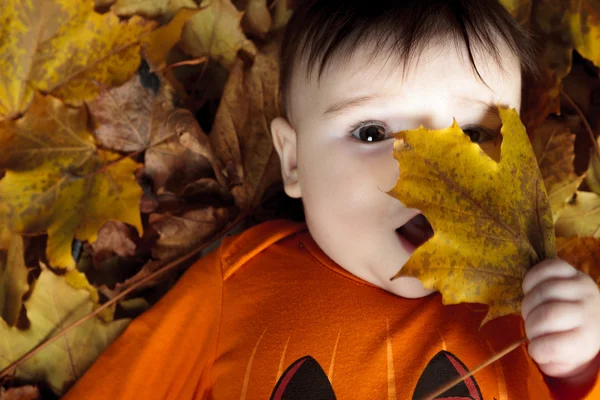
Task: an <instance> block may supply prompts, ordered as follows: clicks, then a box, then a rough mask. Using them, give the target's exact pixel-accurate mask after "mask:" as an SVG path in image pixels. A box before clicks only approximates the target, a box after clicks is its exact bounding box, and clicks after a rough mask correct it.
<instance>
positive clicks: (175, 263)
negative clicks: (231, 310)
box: [0, 209, 253, 379]
mask: <svg viewBox="0 0 600 400" xmlns="http://www.w3.org/2000/svg"><path fill="white" fill-rule="evenodd" d="M252 211H253V210H252V209H250V210H247V211H245V212H242V213H241V214H240V215H239V216H238V217H237V218H236V219H235V220H233V221H232V222H231V223H230V224H227V225H226V226H225V228H223V229H222V230H221V231H219V232H218V233H217V234H216V235H215V236H214V239H213V240H210V241H207V242H205V243H203V244H201V245H200V246H198V247H197V248H195V249H193V250H191V251H190V252H189V253H187V254H184V255H183V256H181V257H179V258H178V259H176V260H173V261H171V262H170V263H169V264H167V265H166V266H164V267H163V268H161V269H159V270H157V271H154V272H153V273H152V274H150V275H148V276H147V277H145V278H144V279H142V280H141V281H139V282H136V283H135V284H134V285H132V286H130V287H129V288H127V289H126V290H124V291H122V292H121V293H119V294H118V295H117V296H115V297H113V298H112V299H110V300H109V301H107V302H106V303H104V304H102V305H101V306H100V307H98V308H97V309H96V310H94V311H92V312H91V313H89V314H87V315H86V316H84V317H82V318H80V319H79V320H77V321H75V322H74V323H72V324H71V325H69V326H67V327H66V328H65V329H63V330H62V331H60V332H58V333H57V334H56V335H54V336H52V337H51V338H48V339H47V340H46V341H44V342H42V343H40V344H38V345H37V346H35V347H34V348H33V349H31V350H29V351H28V352H27V353H25V354H23V355H22V356H21V358H19V359H18V360H16V361H14V362H12V363H11V364H10V365H9V366H8V367H6V368H4V369H3V370H1V371H0V379H2V378H4V377H5V376H6V375H8V374H9V373H11V372H12V370H14V369H16V368H17V367H18V366H19V365H21V364H22V363H24V362H25V361H27V360H28V359H30V358H31V357H33V356H34V355H35V354H37V353H38V352H40V351H41V350H43V349H44V348H45V347H46V346H49V345H50V344H51V343H53V342H54V341H56V340H57V339H59V338H60V337H62V336H63V335H65V334H66V333H68V332H69V331H71V330H73V329H75V328H77V327H78V326H79V325H81V324H83V323H84V322H85V321H87V320H88V319H90V318H92V317H94V316H95V315H96V314H98V313H100V312H102V310H104V309H105V308H108V307H110V306H111V305H113V304H114V303H116V302H117V301H118V300H120V299H122V298H123V297H125V296H126V295H127V294H129V293H130V292H132V291H134V290H135V289H137V288H138V287H139V286H141V285H143V284H144V283H146V282H148V281H149V280H151V279H153V278H156V277H157V276H159V275H160V274H162V273H164V272H167V271H170V270H171V269H173V268H174V267H176V266H178V265H179V264H181V263H182V262H184V261H186V260H187V259H189V258H191V257H192V256H194V255H196V254H197V253H199V252H201V251H202V250H204V249H205V248H206V247H207V246H209V245H210V244H212V243H213V242H215V241H216V240H218V239H219V238H221V237H222V236H224V235H225V234H226V233H227V232H229V230H231V229H233V228H234V227H235V226H237V225H238V224H239V223H240V222H242V221H243V220H244V218H246V217H247V216H248V215H250V214H251V212H252Z"/></svg>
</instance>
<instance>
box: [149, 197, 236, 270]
mask: <svg viewBox="0 0 600 400" xmlns="http://www.w3.org/2000/svg"><path fill="white" fill-rule="evenodd" d="M228 218H229V213H228V212H227V209H225V208H215V207H205V208H201V209H197V210H190V211H186V212H183V213H181V215H161V214H151V215H150V226H151V227H152V228H153V229H154V230H156V231H157V232H158V234H159V235H160V237H159V239H158V241H157V242H156V245H154V246H153V247H152V256H153V257H154V258H155V259H159V260H169V259H172V258H174V257H177V256H181V255H183V254H185V253H186V252H188V251H189V250H191V249H193V248H195V247H197V246H198V245H199V244H201V243H203V242H205V241H206V240H207V239H208V238H209V237H210V236H211V235H212V234H214V233H215V232H216V231H218V230H219V229H221V228H222V227H223V226H224V225H225V224H226V223H227V221H228Z"/></svg>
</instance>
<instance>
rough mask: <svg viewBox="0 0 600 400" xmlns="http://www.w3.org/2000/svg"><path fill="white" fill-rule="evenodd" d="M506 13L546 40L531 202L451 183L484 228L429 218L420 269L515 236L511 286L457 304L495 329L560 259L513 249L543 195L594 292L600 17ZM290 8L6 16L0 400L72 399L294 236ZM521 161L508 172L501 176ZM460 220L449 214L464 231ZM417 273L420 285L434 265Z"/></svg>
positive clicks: (69, 4) (115, 8)
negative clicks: (172, 310) (192, 269)
mask: <svg viewBox="0 0 600 400" xmlns="http://www.w3.org/2000/svg"><path fill="white" fill-rule="evenodd" d="M502 2H503V4H504V5H505V6H506V7H507V9H509V10H510V12H511V13H512V14H513V15H514V16H515V17H516V18H517V20H518V21H519V22H520V23H522V24H523V25H525V26H527V27H528V28H530V29H531V30H533V31H534V32H535V33H536V34H537V36H536V37H537V38H538V39H537V40H538V41H539V43H538V44H539V46H540V49H541V52H540V56H539V60H538V63H539V65H540V68H541V71H542V77H541V79H540V80H539V81H537V82H533V81H528V82H525V86H526V90H525V91H524V94H525V98H524V103H523V110H522V115H521V120H522V121H523V124H524V126H525V128H526V132H527V135H528V138H529V141H527V140H525V139H526V136H525V132H524V131H521V133H520V136H519V137H520V139H518V140H519V141H520V143H521V144H520V145H519V146H520V147H519V146H517V147H519V148H520V149H523V148H525V147H528V146H530V147H528V150H527V151H529V155H528V156H527V157H529V158H528V161H527V165H528V166H529V167H528V171H529V172H528V175H526V176H522V177H521V178H522V180H523V182H527V183H528V184H529V186H530V188H531V191H530V192H522V191H517V190H516V188H515V187H514V185H516V184H517V183H515V181H510V182H513V183H509V184H504V185H500V186H505V187H508V189H504V190H501V189H491V190H495V191H496V192H498V190H500V192H501V193H502V196H499V199H498V202H497V203H494V202H493V201H487V200H486V196H487V194H486V190H487V191H489V190H490V188H492V187H491V186H486V185H483V184H482V185H479V186H473V185H472V183H473V182H472V180H473V179H475V177H470V178H469V177H468V176H466V175H465V173H464V171H463V172H460V173H459V175H462V178H459V179H457V180H456V181H455V182H454V184H453V185H451V186H452V187H448V188H447V189H448V190H449V191H450V192H452V190H453V188H458V187H464V188H466V189H467V192H468V191H469V190H471V191H472V192H470V193H471V194H472V196H471V197H472V199H479V200H478V203H479V204H480V205H481V206H482V207H483V208H482V209H481V210H480V211H481V212H480V213H479V214H478V215H470V216H465V215H464V214H461V216H460V217H458V216H453V217H451V218H454V220H450V221H442V220H439V221H438V220H437V219H436V218H435V217H433V218H431V222H432V225H433V226H434V228H435V230H436V235H437V236H436V235H434V237H433V238H432V240H431V242H430V244H429V249H428V247H427V246H428V245H427V244H426V245H424V246H422V248H421V249H419V254H421V253H424V252H425V253H426V252H429V253H428V254H431V247H432V245H433V244H435V243H436V241H440V240H442V241H444V240H447V239H448V237H450V236H452V237H453V238H456V237H458V236H459V235H457V234H456V232H455V230H453V229H454V228H453V227H452V226H453V225H456V221H455V220H456V219H459V218H467V219H466V220H465V221H466V222H465V224H464V228H465V229H471V230H473V229H475V230H476V229H479V233H481V232H486V233H489V235H488V236H492V235H491V233H492V232H495V233H494V235H495V236H497V237H500V236H502V235H505V234H507V233H510V232H512V233H513V238H510V240H512V242H509V241H507V243H509V244H507V247H506V252H505V253H498V257H499V259H500V260H505V259H506V258H512V259H513V260H512V261H513V262H514V263H515V265H512V264H511V265H510V266H507V268H509V269H511V270H513V271H516V272H515V273H514V275H515V279H513V280H512V281H511V283H501V284H500V286H497V287H495V289H491V290H489V291H488V292H487V294H486V295H485V296H484V297H483V298H475V297H472V296H470V297H467V298H453V299H452V300H449V301H467V300H468V301H481V302H486V303H490V304H492V305H494V306H497V307H496V311H497V312H496V313H494V312H492V313H490V317H493V316H495V315H501V314H502V313H507V312H514V311H515V310H516V309H518V298H519V293H518V290H519V286H518V285H519V277H520V276H522V274H523V273H524V271H525V270H526V268H527V267H528V265H526V264H519V263H520V261H518V258H519V257H521V258H523V257H527V256H528V255H530V253H531V252H532V251H533V252H535V253H536V254H537V255H538V256H539V255H541V256H542V257H546V256H551V255H552V252H553V251H554V250H552V246H554V242H553V239H548V238H546V239H542V240H538V239H539V238H538V239H536V238H532V237H528V238H527V239H524V237H522V236H519V235H516V236H518V240H517V239H515V237H516V236H515V235H514V233H515V232H521V230H527V229H528V228H527V223H528V222H527V221H525V220H522V221H517V220H519V218H525V219H526V218H528V217H527V213H529V212H533V210H532V209H531V208H530V207H529V206H531V203H528V202H527V199H530V198H531V196H532V194H531V193H538V194H539V193H540V190H541V189H540V188H542V189H543V190H542V192H543V193H544V196H545V194H546V193H547V195H548V199H547V202H546V203H544V201H543V200H542V201H541V203H540V205H536V204H537V203H536V204H533V205H534V207H539V208H538V210H539V209H543V208H547V211H546V214H545V215H546V217H547V218H546V222H547V223H546V225H550V226H551V225H552V224H554V228H555V233H556V249H555V250H556V251H557V253H558V256H559V257H561V258H564V259H566V260H567V261H569V262H570V263H572V264H574V265H576V266H577V267H578V268H580V269H582V270H583V271H585V272H587V273H589V274H590V275H592V276H593V277H594V278H595V279H596V281H597V282H600V270H599V268H600V260H599V259H598V254H600V144H599V143H598V132H599V129H600V79H599V68H598V67H599V66H600V8H599V7H598V5H597V2H596V1H593V0H577V1H575V0H569V1H562V0H503V1H502ZM292 5H293V4H292V3H291V1H290V0H233V1H232V0H202V1H200V0H198V1H196V0H151V1H137V0H96V1H93V0H82V1H68V0H32V1H31V2H22V1H21V0H5V1H3V2H2V5H1V6H0V21H2V24H0V400H7V399H37V398H56V397H58V396H60V395H61V394H62V393H64V392H65V391H66V390H68V388H69V387H70V386H71V385H72V384H73V382H74V381H75V380H76V379H78V377H79V376H81V374H82V373H83V372H84V371H85V369H86V368H87V367H88V366H89V365H90V363H91V362H93V360H94V359H95V358H96V357H97V356H98V355H99V354H100V353H101V352H102V351H103V349H105V348H106V347H107V346H108V345H109V344H110V342H111V341H112V340H114V338H115V337H116V336H118V334H119V333H120V332H122V330H123V329H124V328H125V327H126V325H127V324H128V323H129V321H130V320H131V318H134V317H135V316H137V315H139V314H140V313H141V312H143V311H144V310H145V309H147V308H148V307H150V306H151V305H152V304H154V303H155V302H156V301H157V300H158V299H159V298H160V297H161V296H163V295H164V293H165V292H166V291H168V290H169V288H170V287H172V285H173V284H174V282H175V281H176V280H177V278H178V277H179V275H180V274H181V273H182V272H183V271H184V270H185V268H187V267H188V266H189V265H190V264H191V263H192V262H193V261H194V260H196V259H197V258H198V257H200V256H201V254H202V253H203V252H205V251H208V250H209V249H210V248H214V247H215V246H216V242H215V240H216V239H218V237H219V235H221V234H223V233H224V232H227V231H230V230H232V229H234V230H235V231H239V230H241V229H244V227H247V226H249V225H251V224H255V223H258V222H261V221H264V220H266V219H271V218H282V217H287V218H301V212H300V211H299V210H301V208H299V207H298V206H299V203H298V202H297V201H292V200H290V199H287V198H286V197H285V195H284V194H283V192H282V190H281V187H280V183H279V179H280V171H279V163H278V159H277V155H276V154H275V152H274V151H273V147H272V144H271V138H270V133H269V127H268V123H269V122H270V121H271V119H272V118H274V117H275V116H277V115H279V109H278V104H277V88H278V86H277V76H278V63H277V59H276V51H277V45H278V40H279V38H280V36H281V32H282V29H283V28H284V27H285V24H286V22H287V20H288V19H289V17H290V15H291V13H292V12H293V9H292ZM505 116H506V115H505ZM515 118H516V116H507V120H506V121H505V125H506V124H508V125H510V126H511V127H509V128H507V129H510V131H511V132H513V131H519V130H520V129H522V127H519V126H518V125H519V124H518V123H517V121H516V120H515ZM507 121H508V122H507ZM452 129H454V134H457V133H459V132H460V131H459V130H458V131H457V129H459V128H458V127H454V128H452ZM517 138H518V137H517ZM404 140H406V141H408V142H409V143H410V140H412V139H409V138H408V136H407V137H405V138H404ZM511 140H513V139H511V136H510V135H505V141H511ZM515 140H516V139H515ZM464 145H465V146H470V147H469V148H470V149H471V151H472V152H474V154H473V157H472V159H471V161H473V162H476V163H477V162H482V160H485V161H486V163H484V164H481V165H478V166H477V168H484V167H486V168H487V167H490V166H491V165H494V164H492V163H490V162H493V161H492V160H491V159H486V158H485V157H483V156H482V155H481V154H480V153H481V152H480V151H479V149H477V147H476V145H474V144H472V143H470V142H468V140H467V141H465V143H464ZM473 146H475V147H473ZM413 147H414V148H416V147H418V146H417V144H415V143H413ZM461 151H462V150H461ZM527 151H525V153H526V152H527ZM475 153H476V154H475ZM525 153H523V154H525ZM407 154H408V153H407ZM523 154H521V155H516V156H515V155H512V156H511V155H507V157H508V158H509V159H508V160H507V162H508V163H509V164H510V163H514V162H516V161H515V159H514V158H511V157H513V156H514V157H517V158H518V157H522V156H523ZM431 157H435V156H433V155H431ZM477 157H480V159H478V158H477ZM523 157H524V156H523ZM534 157H535V158H534ZM439 158H440V157H437V158H436V159H434V160H433V162H436V161H439ZM535 160H537V165H538V166H539V170H538V169H537V167H536V162H535ZM430 161H431V160H430ZM521 161H522V159H521ZM498 165H502V163H500V164H498ZM451 168H453V167H452V166H448V165H446V166H442V167H441V169H440V171H442V170H444V169H445V170H446V171H448V170H449V169H451ZM406 171H408V172H410V173H413V174H414V173H418V167H416V168H414V169H408V168H407V169H406ZM500 175H501V174H500ZM465 177H466V178H465ZM471 178H472V179H471ZM505 178H506V179H508V178H511V179H512V178H514V177H508V176H506V177H505ZM461 179H462V180H463V181H464V180H465V179H467V182H466V184H464V185H462V186H461V184H460V181H461ZM469 179H471V180H469ZM502 179H504V178H502ZM539 179H542V180H543V183H544V185H541V182H540V181H539ZM406 182H409V180H408V179H407V180H406ZM501 182H502V181H501ZM463 183H464V182H463ZM463 192H464V190H463ZM467 192H464V193H467ZM411 193H415V190H412V191H411ZM464 193H463V194H464ZM439 194H440V193H437V195H438V197H439ZM478 196H479V197H478ZM467 197H468V196H467ZM403 201H404V200H403ZM463 201H465V198H464V197H463V198H455V201H454V202H453V203H452V204H448V207H454V208H455V209H456V210H459V211H460V210H462V209H463V208H464V204H463V203H461V202H463ZM523 204H527V205H528V207H523V206H522V205H523ZM509 206H511V207H513V208H512V209H511V210H508V209H506V208H503V207H509ZM415 207H417V206H416V205H415ZM417 208H420V207H417ZM501 209H502V210H501ZM525 209H526V210H525ZM527 210H528V211H527ZM469 218H471V219H469ZM469 221H471V222H473V221H480V222H481V221H485V223H483V222H482V223H480V224H478V223H469ZM236 224H237V226H235V225H236ZM544 229H546V230H548V226H545V228H544ZM550 230H551V229H550ZM467 233H469V232H468V231H467ZM471 233H473V232H471ZM542 236H543V235H542ZM550 236H551V237H552V238H553V237H554V236H553V235H550ZM497 237H496V239H497ZM481 239H482V241H483V242H486V240H485V237H484V236H481ZM488 239H489V238H488ZM513 239H514V240H513ZM544 240H545V241H544ZM548 240H549V241H550V242H551V243H549V242H548ZM487 244H488V245H489V243H487ZM485 245H486V243H479V244H477V243H471V247H473V246H485ZM207 246H208V247H207ZM436 248H437V247H436ZM464 249H465V251H467V253H466V254H464V255H463V257H464V260H463V264H464V263H465V262H466V261H469V262H470V263H471V264H472V265H476V264H477V263H476V260H477V258H476V255H477V250H478V249H475V250H473V249H472V248H469V247H465V248H464ZM532 249H533V250H532ZM479 254H481V251H479ZM184 256H186V257H185V259H181V257H184ZM513 256H514V257H513ZM413 258H414V259H413V260H411V262H413V264H415V263H417V264H415V265H414V268H415V269H414V271H417V270H419V269H420V268H422V267H423V263H421V265H418V261H416V260H418V254H417V256H416V257H413ZM465 260H466V261H465ZM436 262H437V263H449V264H452V262H453V261H452V260H449V261H448V260H446V261H444V260H443V257H442V258H441V259H438V260H437V261H436ZM456 262H457V260H456V259H455V260H454V263H455V264H456ZM167 268H169V269H168V271H167V272H166V273H162V274H157V273H158V272H160V271H165V270H167ZM410 271H411V268H406V269H405V273H407V272H410ZM414 273H415V275H419V272H414ZM477 273H478V271H477V270H476V268H473V270H472V271H469V273H468V274H466V277H467V278H466V279H467V281H466V284H467V285H470V286H472V287H478V288H481V287H487V286H486V285H488V283H489V282H488V283H486V284H482V283H478V282H479V281H478V280H477V279H478V278H477ZM438 278H439V275H435V274H433V275H430V276H429V277H422V279H424V280H426V279H429V280H430V281H432V282H433V281H436V280H437V279H438ZM463 278H465V274H463V276H462V277H461V279H463ZM513 281H514V282H513ZM503 285H504V286H503ZM136 286H137V290H135V291H132V292H131V293H128V294H127V295H126V296H122V295H121V294H122V293H124V292H125V291H127V290H131V289H132V288H134V287H136ZM491 287H492V288H493V287H494V286H493V285H491ZM506 291H509V292H510V291H514V296H513V298H514V300H512V301H504V303H506V304H502V303H503V301H500V300H501V299H499V297H498V293H499V292H506ZM455 292H456V291H455ZM452 294H453V293H448V295H449V296H450V295H452ZM454 294H455V293H454ZM117 296H121V298H119V299H117ZM451 297H452V296H451ZM113 299H117V300H118V301H114V300H113ZM109 301H112V302H113V304H111V305H110V306H107V307H105V308H104V309H102V310H100V308H99V307H101V306H102V305H105V304H107V302H109ZM501 306H502V307H504V308H502V307H501ZM99 310H100V311H99ZM498 310H500V311H498ZM92 312H94V313H95V314H96V315H91V316H90V313H92ZM85 316H88V318H87V319H86V320H85V322H83V323H82V324H81V325H79V326H77V327H76V328H74V329H72V330H70V331H68V332H67V333H63V334H60V332H61V331H63V330H64V329H65V328H66V327H67V326H68V325H70V324H71V323H73V322H75V321H78V320H80V319H81V318H82V317H85ZM52 337H54V338H58V340H54V341H52V342H49V339H50V338H52ZM33 349H36V350H35V351H33V352H32V353H28V352H29V351H30V350H33ZM27 354H30V355H27ZM26 355H27V356H26ZM9 366H10V368H7V367H9Z"/></svg>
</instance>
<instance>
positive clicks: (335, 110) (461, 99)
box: [323, 93, 500, 118]
mask: <svg viewBox="0 0 600 400" xmlns="http://www.w3.org/2000/svg"><path fill="white" fill-rule="evenodd" d="M386 97H389V96H387V95H384V94H381V93H370V94H366V95H361V96H355V97H351V98H348V99H342V100H338V101H335V102H333V103H331V104H330V105H329V107H327V109H326V110H325V111H324V112H323V117H324V118H330V117H332V116H334V115H336V114H340V113H341V112H342V111H346V110H349V109H352V108H356V107H360V106H361V105H363V104H365V103H368V102H370V101H372V100H375V99H381V98H386ZM455 100H456V102H457V103H458V104H459V105H461V106H463V107H472V108H479V109H484V111H485V114H486V115H488V116H493V117H497V118H500V113H499V111H498V107H497V105H496V104H491V103H489V102H487V101H485V100H482V99H477V98H472V97H470V96H457V97H455Z"/></svg>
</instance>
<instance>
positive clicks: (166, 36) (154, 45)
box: [144, 8, 200, 68]
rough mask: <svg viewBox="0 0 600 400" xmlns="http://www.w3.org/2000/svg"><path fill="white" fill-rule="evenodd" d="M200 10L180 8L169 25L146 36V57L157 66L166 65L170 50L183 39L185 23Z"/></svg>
mask: <svg viewBox="0 0 600 400" xmlns="http://www.w3.org/2000/svg"><path fill="white" fill-rule="evenodd" d="M198 11H200V9H199V8H184V9H182V10H179V11H178V12H177V14H176V15H175V17H173V19H172V20H171V21H169V23H168V24H167V25H165V26H161V27H160V28H158V29H156V30H154V31H153V32H152V33H151V34H150V35H148V36H146V37H145V38H144V43H145V45H146V51H145V54H146V58H148V60H149V61H150V63H151V64H152V65H153V66H154V67H155V68H162V67H164V66H165V63H166V60H167V55H168V54H169V51H171V49H172V48H173V46H175V45H176V44H177V42H179V40H180V39H181V30H182V29H183V25H184V24H185V23H186V22H187V21H188V20H189V19H190V18H191V17H192V16H194V15H195V14H196V13H197V12H198Z"/></svg>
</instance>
